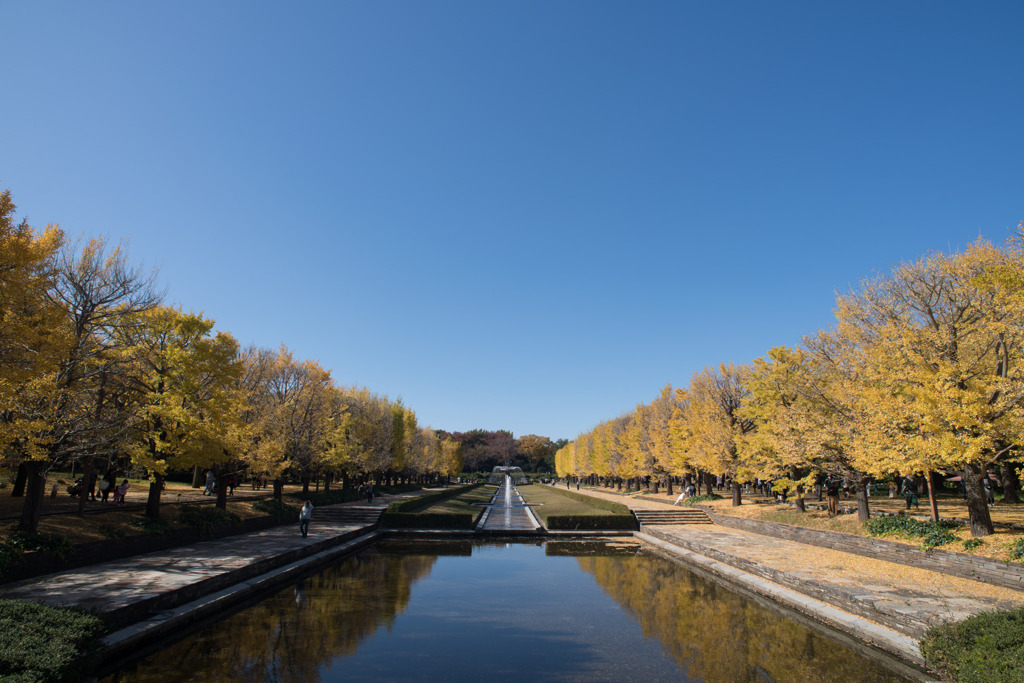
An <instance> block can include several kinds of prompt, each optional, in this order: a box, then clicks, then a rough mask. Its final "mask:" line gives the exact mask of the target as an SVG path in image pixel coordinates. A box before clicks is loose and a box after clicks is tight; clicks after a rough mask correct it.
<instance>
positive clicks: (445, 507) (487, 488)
mask: <svg viewBox="0 0 1024 683" xmlns="http://www.w3.org/2000/svg"><path fill="white" fill-rule="evenodd" d="M497 490H498V486H497V485H496V484H484V485H483V486H478V487H477V488H475V489H473V490H471V491H466V492H465V493H460V494H459V495H457V496H453V497H451V498H446V499H444V500H441V501H438V502H436V503H434V504H433V505H427V506H426V507H422V508H416V510H415V512H430V513H434V514H443V515H464V514H467V513H468V514H471V515H474V516H475V515H477V514H478V513H479V512H480V511H481V510H482V508H481V507H480V505H474V503H485V504H486V503H489V502H491V498H493V497H494V492H495V491H497Z"/></svg>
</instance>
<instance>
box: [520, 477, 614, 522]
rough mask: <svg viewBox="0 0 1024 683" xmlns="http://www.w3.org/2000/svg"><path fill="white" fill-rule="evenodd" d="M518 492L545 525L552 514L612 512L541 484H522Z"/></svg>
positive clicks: (582, 514)
mask: <svg viewBox="0 0 1024 683" xmlns="http://www.w3.org/2000/svg"><path fill="white" fill-rule="evenodd" d="M519 493H521V494H522V496H523V499H525V500H526V502H527V503H530V504H531V505H534V506H535V507H534V508H533V511H534V512H535V513H536V514H537V516H538V517H540V519H541V521H542V522H544V525H545V526H547V522H548V517H550V516H552V515H559V516H590V515H609V514H612V513H610V512H609V511H608V510H602V509H601V508H598V507H594V506H593V505H588V504H587V503H584V502H582V501H579V500H576V499H574V498H570V497H569V496H564V495H562V494H561V493H560V492H559V491H557V490H556V489H554V488H552V487H550V486H544V485H542V484H532V485H530V486H522V487H520V488H519ZM622 514H625V515H628V514H629V510H628V509H627V508H626V507H625V506H623V508H622Z"/></svg>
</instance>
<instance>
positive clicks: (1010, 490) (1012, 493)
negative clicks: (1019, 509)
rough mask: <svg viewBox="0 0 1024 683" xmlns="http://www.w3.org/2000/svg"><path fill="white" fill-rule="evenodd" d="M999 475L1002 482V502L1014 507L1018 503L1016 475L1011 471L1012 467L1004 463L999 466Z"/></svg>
mask: <svg viewBox="0 0 1024 683" xmlns="http://www.w3.org/2000/svg"><path fill="white" fill-rule="evenodd" d="M999 474H1000V477H999V478H1000V479H1002V480H1003V481H1002V484H1003V502H1004V503H1009V504H1011V505H1016V504H1017V503H1019V502H1020V497H1019V496H1018V495H1017V473H1016V472H1014V471H1013V466H1012V465H1010V464H1008V463H1005V462H1004V463H1001V464H1000V465H999Z"/></svg>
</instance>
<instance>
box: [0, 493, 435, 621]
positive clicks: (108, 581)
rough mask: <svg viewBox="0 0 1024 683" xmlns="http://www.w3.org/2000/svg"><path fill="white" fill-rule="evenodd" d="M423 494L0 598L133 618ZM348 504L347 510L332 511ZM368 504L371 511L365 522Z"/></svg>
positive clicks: (8, 591) (23, 585)
mask: <svg viewBox="0 0 1024 683" xmlns="http://www.w3.org/2000/svg"><path fill="white" fill-rule="evenodd" d="M422 494H423V492H413V493H408V494H400V495H397V496H390V495H389V496H386V497H378V498H377V499H375V500H374V502H373V503H372V504H367V503H365V502H361V503H342V504H339V505H331V506H324V507H321V508H317V510H315V511H314V513H313V519H312V522H311V523H310V527H309V536H308V537H307V538H303V537H302V536H301V535H300V534H299V525H298V520H296V523H295V524H294V525H290V524H289V525H283V526H278V527H274V528H271V529H266V530H264V531H258V532H253V533H248V534H239V535H236V536H228V537H225V538H219V539H215V540H210V541H203V542H200V543H196V544H193V545H188V546H183V547H180V548H175V549H172V550H163V551H159V552H154V553H148V554H145V555H139V556H137V557H132V558H124V559H120V560H116V561H112V562H104V563H102V564H96V565H91V566H87V567H80V568H77V569H72V570H68V571H66V572H59V573H56V574H49V575H46V576H41V577H37V578H33V579H27V580H24V581H18V582H15V583H11V584H7V585H5V586H3V587H2V588H0V597H2V598H8V599H20V600H36V601H40V602H45V603H49V604H53V605H66V606H78V607H83V608H86V609H94V610H97V611H99V612H103V613H106V614H108V615H110V616H111V617H112V618H113V619H114V621H115V623H131V622H132V621H136V620H138V619H140V618H143V617H145V616H146V615H147V614H149V613H151V612H154V611H156V610H161V609H166V608H169V607H173V606H175V605H178V604H181V603H182V602H186V601H189V600H193V599H195V598H198V597H200V596H202V595H205V594H209V593H212V592H215V591H218V590H221V589H223V588H225V587H227V586H229V585H231V584H233V583H238V582H240V581H244V580H247V579H250V578H252V577H254V576H257V575H259V574H262V573H265V572H267V571H270V570H272V569H275V568H277V567H280V566H282V565H285V564H288V563H290V562H294V561H296V560H300V559H302V558H304V557H309V556H312V555H315V554H317V553H320V552H323V551H324V550H327V549H329V548H331V547H332V546H337V545H339V544H341V543H343V542H345V541H347V540H350V539H351V538H354V537H355V536H358V535H360V534H362V533H365V532H366V531H368V530H369V529H370V528H371V527H372V526H373V525H374V524H375V523H376V521H377V519H378V518H379V516H380V512H382V511H383V510H384V508H385V507H387V505H388V504H389V503H390V502H391V501H393V500H395V499H397V498H404V497H412V496H415V495H422ZM346 509H347V510H348V511H350V512H351V514H348V515H346V514H340V515H339V514H338V512H339V511H341V512H344V511H346ZM369 509H372V510H376V511H377V514H376V515H373V516H372V517H371V519H370V520H369V521H368V520H367V518H366V513H367V512H368V511H369ZM346 519H348V520H351V521H346ZM112 542H116V541H112Z"/></svg>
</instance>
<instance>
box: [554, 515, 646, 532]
mask: <svg viewBox="0 0 1024 683" xmlns="http://www.w3.org/2000/svg"><path fill="white" fill-rule="evenodd" d="M547 525H548V529H555V530H558V531H583V530H602V531H635V530H636V519H634V518H633V515H550V516H549V517H548V519H547Z"/></svg>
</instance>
